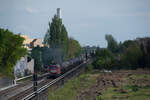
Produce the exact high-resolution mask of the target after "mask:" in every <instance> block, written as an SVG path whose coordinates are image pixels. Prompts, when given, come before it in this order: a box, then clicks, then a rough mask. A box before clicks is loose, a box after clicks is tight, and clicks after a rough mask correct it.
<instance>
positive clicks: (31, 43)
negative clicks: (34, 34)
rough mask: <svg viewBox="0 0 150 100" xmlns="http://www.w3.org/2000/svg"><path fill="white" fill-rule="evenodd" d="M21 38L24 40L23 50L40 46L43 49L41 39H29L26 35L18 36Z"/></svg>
mask: <svg viewBox="0 0 150 100" xmlns="http://www.w3.org/2000/svg"><path fill="white" fill-rule="evenodd" d="M20 36H21V37H23V38H24V39H25V40H24V42H23V45H24V47H25V48H27V50H29V51H30V50H32V48H34V47H37V46H40V47H43V46H44V45H43V41H42V39H32V38H29V37H28V36H27V35H20Z"/></svg>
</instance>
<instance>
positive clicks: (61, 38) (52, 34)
mask: <svg viewBox="0 0 150 100" xmlns="http://www.w3.org/2000/svg"><path fill="white" fill-rule="evenodd" d="M44 43H45V44H46V45H49V47H50V48H53V49H59V50H58V51H63V53H60V54H61V55H60V56H63V60H64V59H65V58H66V57H67V51H68V45H69V44H68V33H67V30H66V28H65V26H64V25H63V24H62V19H60V18H58V17H57V16H56V15H55V16H54V18H53V19H52V22H51V23H49V29H48V31H47V33H46V35H45V37H44ZM60 49H61V50H60ZM58 54H59V53H58Z"/></svg>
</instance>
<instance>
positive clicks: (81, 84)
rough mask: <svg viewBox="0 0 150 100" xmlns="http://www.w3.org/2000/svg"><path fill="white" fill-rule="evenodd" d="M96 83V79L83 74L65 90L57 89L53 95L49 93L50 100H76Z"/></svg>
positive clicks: (71, 81)
mask: <svg viewBox="0 0 150 100" xmlns="http://www.w3.org/2000/svg"><path fill="white" fill-rule="evenodd" d="M95 83H96V77H95V76H92V75H90V74H89V73H88V74H87V73H86V74H85V73H84V74H81V75H80V76H79V77H76V78H74V79H72V80H70V81H68V82H67V83H66V84H65V85H64V87H63V88H60V89H57V90H56V91H55V92H53V93H51V91H49V94H50V96H49V100H74V99H75V98H76V97H77V96H78V93H79V91H81V90H84V89H86V88H88V87H89V86H92V85H93V84H95Z"/></svg>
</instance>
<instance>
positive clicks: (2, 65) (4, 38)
mask: <svg viewBox="0 0 150 100" xmlns="http://www.w3.org/2000/svg"><path fill="white" fill-rule="evenodd" d="M23 41H24V38H22V37H20V35H15V34H13V33H12V32H10V31H9V30H8V29H7V30H4V29H0V73H3V74H5V75H9V76H12V75H13V74H12V72H13V67H14V66H15V64H16V63H17V61H18V60H19V59H20V58H21V57H23V56H24V55H25V54H26V49H25V48H23Z"/></svg>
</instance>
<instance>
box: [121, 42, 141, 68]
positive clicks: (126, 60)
mask: <svg viewBox="0 0 150 100" xmlns="http://www.w3.org/2000/svg"><path fill="white" fill-rule="evenodd" d="M142 56H143V54H142V51H141V49H140V47H139V46H138V45H137V44H136V43H135V42H134V43H131V44H130V45H128V46H127V48H125V50H124V53H123V54H122V56H121V61H122V63H123V65H125V66H127V68H131V69H135V68H137V67H138V66H139V61H140V59H141V58H142Z"/></svg>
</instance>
